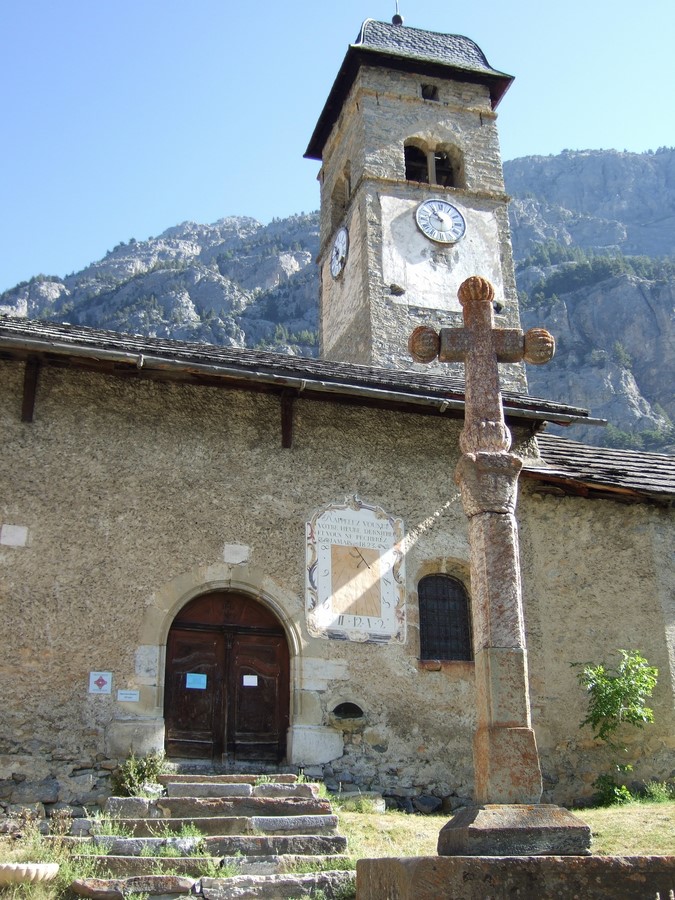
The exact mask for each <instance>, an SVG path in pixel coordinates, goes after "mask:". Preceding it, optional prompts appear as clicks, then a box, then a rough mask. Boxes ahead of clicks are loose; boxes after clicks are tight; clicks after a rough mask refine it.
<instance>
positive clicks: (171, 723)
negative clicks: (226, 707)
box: [165, 628, 225, 759]
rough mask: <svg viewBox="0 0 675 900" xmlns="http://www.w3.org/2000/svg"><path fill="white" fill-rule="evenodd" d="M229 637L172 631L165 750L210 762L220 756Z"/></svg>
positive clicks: (174, 754)
mask: <svg viewBox="0 0 675 900" xmlns="http://www.w3.org/2000/svg"><path fill="white" fill-rule="evenodd" d="M224 660H225V638H224V635H222V634H218V633H216V632H208V633H200V632H195V631H186V630H182V629H179V628H177V629H172V630H171V632H170V633H169V641H168V644H167V667H166V670H167V679H166V700H165V725H166V750H167V753H168V754H169V755H170V756H187V757H197V758H201V759H204V758H207V759H208V758H211V757H212V756H214V754H217V753H219V752H222V731H223V714H222V710H223V691H222V686H223V664H224Z"/></svg>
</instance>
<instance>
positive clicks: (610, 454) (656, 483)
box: [523, 434, 675, 505]
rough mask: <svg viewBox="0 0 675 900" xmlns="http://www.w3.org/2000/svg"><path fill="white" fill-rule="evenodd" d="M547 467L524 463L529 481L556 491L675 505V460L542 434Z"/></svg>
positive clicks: (660, 455)
mask: <svg viewBox="0 0 675 900" xmlns="http://www.w3.org/2000/svg"><path fill="white" fill-rule="evenodd" d="M537 443H538V445H539V451H540V453H541V456H542V458H543V461H544V463H545V465H544V466H539V465H529V464H525V466H524V467H523V475H524V476H525V477H526V478H530V479H533V480H535V481H539V482H542V483H543V484H546V485H548V486H549V487H550V488H551V489H552V490H553V492H556V488H557V489H558V490H560V491H561V492H565V493H573V494H577V495H580V496H583V497H605V498H610V499H614V500H626V501H631V500H632V501H642V500H645V499H647V500H653V501H655V502H657V503H663V504H667V505H671V504H673V503H675V457H674V456H665V455H662V454H660V453H637V452H635V451H632V450H617V449H615V448H612V447H591V446H589V445H587V444H581V443H579V442H578V441H570V440H568V439H567V438H563V437H558V436H557V435H552V434H538V435H537Z"/></svg>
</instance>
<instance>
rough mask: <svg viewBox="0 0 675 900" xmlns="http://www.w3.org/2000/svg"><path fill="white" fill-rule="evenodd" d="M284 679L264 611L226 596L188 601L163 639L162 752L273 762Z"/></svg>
mask: <svg viewBox="0 0 675 900" xmlns="http://www.w3.org/2000/svg"><path fill="white" fill-rule="evenodd" d="M288 678H289V652H288V642H287V640H286V635H285V633H284V629H283V627H282V625H281V623H280V622H279V620H278V619H277V617H276V616H275V615H274V613H272V612H271V611H270V610H269V609H268V608H267V607H265V606H263V605H262V604H261V603H259V602H258V601H256V600H254V599H253V598H252V597H249V596H247V595H246V594H242V593H237V592H233V591H215V592H213V593H209V594H205V595H203V596H201V597H197V598H196V599H194V600H191V601H190V602H189V603H187V604H186V605H185V606H184V607H183V608H182V609H181V610H180V612H179V613H178V615H177V616H176V618H175V619H174V621H173V624H172V626H171V629H170V631H169V636H168V640H167V648H166V679H165V691H164V720H165V729H166V752H167V755H168V756H170V757H189V758H196V759H213V760H214V761H220V760H221V759H223V760H225V759H227V760H233V761H236V760H271V761H275V762H280V761H281V760H283V759H284V757H285V754H286V731H287V729H288V717H289V683H288Z"/></svg>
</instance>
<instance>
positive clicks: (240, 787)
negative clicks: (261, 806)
mask: <svg viewBox="0 0 675 900" xmlns="http://www.w3.org/2000/svg"><path fill="white" fill-rule="evenodd" d="M166 793H167V796H168V797H170V798H172V799H173V798H175V797H250V796H251V795H252V794H253V785H252V784H223V783H216V784H208V783H204V782H199V781H169V782H168V783H167V785H166Z"/></svg>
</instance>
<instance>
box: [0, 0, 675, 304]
mask: <svg viewBox="0 0 675 900" xmlns="http://www.w3.org/2000/svg"><path fill="white" fill-rule="evenodd" d="M395 9H396V4H395V0H368V2H365V0H340V2H339V3H324V2H320V0H319V2H312V3H309V2H307V0H304V2H301V0H286V2H280V0H275V2H269V0H261V2H258V3H251V2H249V3H241V2H240V3H236V4H235V3H233V2H232V0H229V2H228V0H191V3H189V4H188V3H186V2H184V0H183V2H178V0H115V2H112V0H58V2H54V0H49V2H47V0H23V2H21V0H4V3H3V4H2V14H1V15H0V116H1V121H2V139H1V140H0V291H2V290H5V289H6V288H8V287H11V286H13V285H14V284H16V283H17V282H18V281H20V280H23V279H27V278H30V277H31V276H32V275H36V274H38V273H40V272H43V273H46V274H56V275H65V274H67V273H70V272H72V271H77V270H78V269H81V268H82V267H83V266H85V265H86V264H87V263H88V262H91V261H93V260H94V259H98V258H100V257H101V256H102V255H103V254H105V252H106V250H108V249H111V248H112V247H113V246H114V245H115V244H117V243H118V242H119V241H121V240H125V241H126V240H128V239H129V238H131V237H135V238H136V239H137V240H142V239H144V238H147V237H148V236H149V235H156V234H158V233H159V232H161V231H163V230H164V229H165V228H168V227H169V226H171V225H175V224H178V223H179V222H182V221H184V220H186V219H192V220H195V221H197V222H213V221H215V220H216V219H219V218H222V217H223V216H226V215H250V216H253V217H255V218H257V219H259V220H260V221H262V222H268V221H269V220H270V219H271V218H272V217H274V216H280V217H282V216H286V215H290V214H291V213H294V212H301V211H305V212H309V211H310V210H313V209H316V208H317V207H318V203H319V198H318V188H317V184H316V174H317V171H318V163H315V162H311V161H307V160H304V159H303V153H304V151H305V149H306V146H307V142H308V140H309V137H310V135H311V133H312V130H313V127H314V124H315V122H316V119H317V117H318V115H319V113H320V111H321V109H322V106H323V103H324V100H325V98H326V96H327V94H328V91H329V89H330V87H331V84H332V82H333V79H334V77H335V75H336V73H337V70H338V68H339V65H340V63H341V61H342V58H343V56H344V53H345V51H346V49H347V45H348V44H349V43H350V42H351V41H353V40H354V39H355V38H356V35H357V33H358V30H359V27H360V24H361V22H362V21H363V19H365V18H375V19H381V20H384V21H389V20H390V19H391V16H392V15H393V13H394V12H395ZM400 11H401V13H402V14H403V15H404V17H405V21H406V24H407V25H409V26H413V27H417V28H427V29H429V30H432V31H440V32H446V33H455V34H465V35H467V36H469V37H471V38H473V39H474V40H475V41H476V42H477V43H478V44H479V46H480V47H481V48H482V49H483V51H484V53H485V54H486V55H487V58H488V60H489V61H490V63H491V65H492V66H494V67H495V68H497V69H501V70H502V71H505V72H508V73H510V74H513V75H515V76H516V82H515V84H514V85H513V86H512V88H511V89H510V91H509V92H508V93H507V95H506V97H505V98H504V100H503V101H502V103H501V105H500V107H499V114H500V116H499V129H500V135H501V143H502V151H503V156H504V158H505V159H513V158H515V157H519V156H526V155H530V154H550V153H558V152H560V151H561V150H563V149H587V148H592V149H600V148H604V149H610V148H613V149H618V150H623V149H627V150H632V151H643V150H647V149H656V148H657V147H659V146H672V145H674V144H675V124H674V122H675V119H674V117H673V100H672V94H673V87H674V86H675V75H674V74H673V65H672V62H671V53H672V43H673V34H674V33H675V29H674V28H673V25H674V24H675V4H673V2H672V0H643V2H642V3H641V4H635V3H633V2H629V0H584V2H581V0H568V2H567V3H565V4H562V3H552V2H546V0H538V2H534V0H511V2H509V3H506V2H504V0H500V2H497V0H484V2H473V3H469V2H464V3H457V2H449V0H400Z"/></svg>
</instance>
